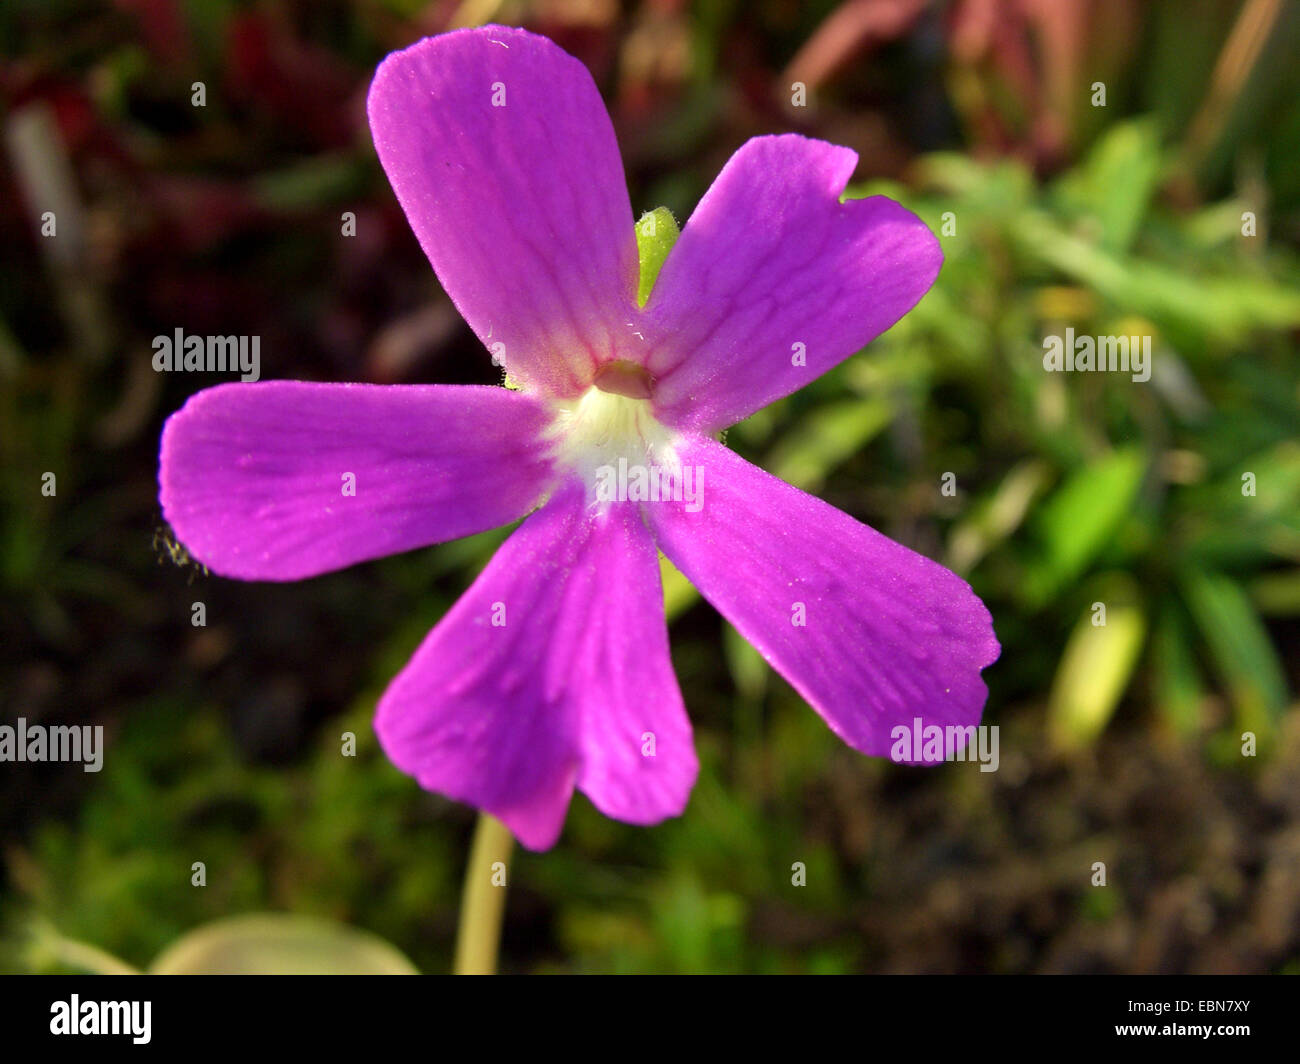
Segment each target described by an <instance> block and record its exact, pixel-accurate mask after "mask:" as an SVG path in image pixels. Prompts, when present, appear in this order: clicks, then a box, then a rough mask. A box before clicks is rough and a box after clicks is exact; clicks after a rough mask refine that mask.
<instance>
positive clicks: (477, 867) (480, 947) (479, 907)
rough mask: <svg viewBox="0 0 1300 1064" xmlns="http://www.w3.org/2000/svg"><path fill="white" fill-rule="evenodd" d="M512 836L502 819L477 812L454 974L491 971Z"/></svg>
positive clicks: (490, 972) (462, 904) (493, 971)
mask: <svg viewBox="0 0 1300 1064" xmlns="http://www.w3.org/2000/svg"><path fill="white" fill-rule="evenodd" d="M514 844H515V840H514V836H512V835H511V834H510V829H509V828H507V827H506V826H505V825H504V824H502V823H501V821H499V820H497V819H496V818H495V817H492V816H488V814H487V813H480V814H479V817H478V825H477V826H476V827H475V828H474V841H473V842H472V843H471V844H470V848H469V866H468V867H467V868H466V869H465V887H464V890H463V891H462V892H461V896H460V927H459V929H458V930H457V932H456V960H455V966H454V968H453V971H454V972H455V973H456V974H457V975H494V974H496V970H497V951H498V948H499V946H500V944H501V918H502V916H503V915H504V914H505V909H506V870H507V869H508V868H509V866H510V851H511V850H512V849H513V848H514Z"/></svg>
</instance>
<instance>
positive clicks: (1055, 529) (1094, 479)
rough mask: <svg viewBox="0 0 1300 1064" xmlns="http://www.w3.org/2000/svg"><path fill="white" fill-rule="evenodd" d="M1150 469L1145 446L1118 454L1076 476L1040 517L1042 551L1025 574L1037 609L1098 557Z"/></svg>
mask: <svg viewBox="0 0 1300 1064" xmlns="http://www.w3.org/2000/svg"><path fill="white" fill-rule="evenodd" d="M1145 467H1146V459H1145V456H1144V455H1143V452H1142V450H1141V449H1140V448H1138V447H1125V448H1122V449H1120V450H1117V451H1114V452H1113V453H1111V454H1109V455H1107V456H1105V457H1103V458H1101V459H1100V460H1098V461H1096V462H1093V463H1092V464H1090V465H1087V466H1084V467H1083V468H1082V469H1080V470H1078V471H1077V472H1076V473H1074V475H1073V476H1071V477H1070V478H1069V479H1068V480H1067V481H1066V482H1065V483H1064V484H1063V485H1062V486H1061V487H1059V488H1058V489H1057V490H1056V491H1055V492H1054V493H1053V494H1052V496H1051V497H1050V498H1049V499H1048V500H1047V502H1046V503H1045V504H1044V505H1043V507H1042V508H1041V509H1040V510H1039V511H1038V512H1037V513H1036V514H1035V516H1034V518H1033V526H1034V530H1035V532H1036V533H1037V536H1038V539H1039V542H1040V543H1041V544H1042V547H1043V552H1042V555H1041V557H1040V560H1039V561H1038V562H1037V563H1036V564H1033V565H1031V567H1030V569H1029V571H1028V573H1027V574H1026V579H1025V585H1024V592H1025V595H1026V598H1027V599H1028V601H1029V602H1030V603H1031V604H1032V605H1041V604H1043V603H1045V602H1046V601H1048V600H1049V599H1051V598H1052V597H1053V596H1054V595H1055V594H1056V593H1057V592H1058V591H1059V590H1060V589H1061V588H1063V587H1064V586H1065V585H1066V584H1068V583H1069V582H1070V581H1071V580H1073V579H1074V578H1075V577H1077V576H1078V575H1079V574H1080V573H1082V572H1083V570H1084V569H1085V568H1086V567H1087V565H1088V563H1089V562H1090V561H1092V559H1093V558H1094V557H1096V555H1097V553H1098V552H1099V551H1100V550H1101V549H1102V547H1103V546H1105V544H1106V541H1107V539H1108V538H1109V537H1110V536H1111V534H1112V533H1113V532H1114V531H1115V529H1116V528H1117V527H1118V525H1119V523H1120V521H1121V520H1122V519H1123V518H1124V516H1125V515H1126V514H1127V513H1128V511H1129V508H1130V507H1131V506H1132V505H1133V500H1134V499H1135V498H1136V497H1137V491H1138V487H1139V486H1140V485H1141V483H1142V474H1143V472H1144V470H1145Z"/></svg>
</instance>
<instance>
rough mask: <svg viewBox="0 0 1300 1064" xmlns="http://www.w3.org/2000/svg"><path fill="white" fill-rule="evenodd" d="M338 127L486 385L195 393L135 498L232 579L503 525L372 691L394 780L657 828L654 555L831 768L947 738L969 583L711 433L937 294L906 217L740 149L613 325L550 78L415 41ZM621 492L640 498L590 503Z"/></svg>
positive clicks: (987, 624)
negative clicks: (147, 490) (931, 728)
mask: <svg viewBox="0 0 1300 1064" xmlns="http://www.w3.org/2000/svg"><path fill="white" fill-rule="evenodd" d="M369 115H370V125H371V129H372V132H373V135H374V141H375V146H376V148H377V149H378V152H379V158H380V160H381V162H382V163H383V166H384V169H385V170H386V171H387V174H388V177H389V179H390V181H391V182H392V185H393V188H394V190H395V191H396V193H397V198H398V200H399V201H400V202H401V205H402V207H403V209H404V210H405V211H406V215H407V217H408V218H409V219H410V222H411V225H412V226H413V228H414V230H415V233H416V235H417V236H418V237H419V240H420V243H421V245H422V246H423V248H424V251H425V253H426V254H427V255H428V257H429V259H430V261H431V262H432V264H433V267H434V269H435V270H436V271H437V274H438V277H439V279H440V280H441V281H442V284H443V287H444V288H445V289H446V290H447V292H448V294H449V295H450V296H451V298H452V300H453V301H454V302H455V304H456V306H457V308H459V310H460V312H461V313H462V314H463V315H464V317H465V319H466V321H468V322H469V324H470V326H471V327H472V328H473V329H474V331H475V332H476V333H477V334H478V336H479V338H480V339H481V340H482V341H483V342H484V344H485V345H487V346H488V347H489V348H490V349H491V350H492V351H493V352H494V354H495V355H497V356H499V357H498V361H500V362H501V363H502V364H503V365H504V367H505V368H506V370H507V371H508V376H509V381H510V383H511V384H512V385H513V386H514V388H513V389H508V388H503V387H485V386H419V385H406V386H377V385H362V384H311V383H300V382H294V381H271V382H263V383H248V384H245V383H232V384H227V385H222V386H219V387H216V388H211V389H208V390H206V391H203V392H200V393H199V394H198V395H196V396H194V397H193V398H192V399H191V400H190V401H189V402H188V403H186V405H185V407H184V408H183V409H182V410H180V411H179V412H178V413H176V414H175V415H174V416H173V417H172V418H171V419H170V420H169V421H168V422H167V426H166V428H165V430H164V432H163V437H162V455H161V472H160V481H161V489H162V490H161V498H162V505H163V510H164V513H165V515H166V518H167V520H168V521H169V522H170V523H171V525H172V527H173V529H174V530H175V532H176V534H177V536H178V537H179V539H180V540H181V541H182V542H183V543H184V544H185V546H186V547H187V548H188V549H189V551H190V552H191V553H192V554H193V555H194V556H195V557H196V558H197V559H199V560H200V561H202V562H203V563H204V564H206V565H207V566H208V567H209V568H210V569H212V570H213V571H214V572H216V573H219V574H222V575H225V576H230V577H236V578H239V579H244V580H297V579H301V578H303V577H308V576H314V575H316V574H318V573H323V572H327V571H329V570H332V569H338V568H341V567H343V566H347V565H351V564H353V563H355V562H360V561H364V560H367V559H370V558H376V557H379V556H381V555H385V554H390V553H393V552H396V551H404V550H409V549H411V548H413V547H421V546H425V545H427V544H432V543H439V542H443V541H446V540H450V539H454V538H456V537H459V536H465V535H469V534H471V533H475V532H480V531H483V530H486V529H490V528H494V527H498V526H500V525H503V524H506V523H508V522H511V521H514V520H517V519H518V518H520V517H524V518H525V519H524V521H523V523H522V524H521V525H520V527H519V528H518V529H517V530H516V531H515V532H514V533H513V534H512V535H511V536H510V538H509V539H508V540H507V541H506V542H505V544H504V545H503V546H502V547H501V549H500V550H499V551H498V552H497V554H496V556H495V557H494V558H493V559H492V561H491V562H490V564H489V565H488V566H487V568H486V569H485V570H484V571H483V573H482V574H481V575H480V576H479V578H478V579H477V580H476V581H475V582H474V584H473V586H472V587H470V589H469V590H468V591H467V592H466V593H465V595H464V596H463V597H462V598H461V599H460V601H459V602H457V603H456V605H455V606H454V607H453V608H452V609H451V611H450V612H449V613H448V614H447V615H446V616H445V617H444V618H443V619H442V621H441V622H440V623H439V624H438V625H437V626H436V627H435V628H434V629H433V631H432V632H430V634H429V635H428V637H427V638H426V639H425V641H424V643H423V645H422V646H421V647H420V648H419V650H418V651H417V652H416V654H415V656H414V657H413V658H412V659H411V661H410V663H409V664H408V665H407V666H406V668H405V669H404V670H403V671H402V672H401V674H400V675H399V676H398V677H397V678H396V680H394V681H393V683H392V685H391V686H390V687H389V689H388V691H387V692H386V693H385V694H384V696H383V698H382V699H381V700H380V703H379V707H378V711H377V715H376V721H375V728H376V730H377V732H378V735H379V739H380V742H381V744H382V745H383V748H384V750H385V751H386V752H387V754H388V756H389V757H390V758H391V759H392V760H393V762H394V763H395V764H397V765H398V766H399V767H400V768H402V769H403V770H404V771H406V772H408V773H410V774H411V775H413V776H414V777H415V778H416V779H417V780H418V781H419V783H420V784H421V786H423V787H425V788H427V789H429V790H433V791H439V792H441V793H443V794H446V795H449V796H450V797H452V798H455V799H458V800H460V801H464V802H468V803H471V804H473V805H475V806H478V807H479V808H481V809H484V810H486V811H488V812H490V813H492V814H494V815H496V816H497V817H499V818H500V819H501V820H503V821H504V822H505V823H506V824H507V825H508V826H509V827H510V829H511V830H512V831H513V832H514V834H515V835H516V836H517V837H518V838H519V839H520V841H522V842H523V843H524V844H525V845H526V846H528V847H530V848H533V849H545V848H547V847H549V846H551V845H552V844H553V843H554V842H555V840H556V838H557V837H558V835H559V833H560V829H561V827H562V825H563V822H564V817H565V813H566V810H567V808H568V804H569V801H570V799H571V797H572V794H573V790H574V788H575V787H577V788H578V789H580V790H581V791H583V793H585V794H586V795H587V796H588V797H589V798H590V799H591V801H592V802H593V803H594V804H595V805H596V807H597V808H598V809H600V810H601V811H602V812H603V813H605V814H606V815H608V816H611V817H615V818H617V819H620V820H625V821H630V822H632V823H635V824H650V823H655V822H658V821H660V820H662V819H664V818H665V817H669V816H674V815H677V814H679V813H681V812H682V810H683V809H684V808H685V806H686V803H687V800H688V798H689V795H690V791H691V787H692V785H693V784H694V781H695V776H696V772H697V762H696V758H695V751H694V747H693V742H692V736H691V726H690V722H689V721H688V719H687V716H686V712H685V708H684V706H683V704H682V696H681V692H680V691H679V689H678V686H677V681H676V678H675V677H674V675H673V670H672V665H671V662H670V660H669V656H668V636H667V627H666V624H665V621H664V613H663V601H662V590H661V585H660V579H659V565H658V551H660V550H662V551H663V553H664V554H665V555H667V556H668V558H669V559H671V560H672V561H673V562H674V563H675V564H676V565H677V567H678V568H679V569H681V570H682V572H683V573H685V575H686V576H687V577H689V578H690V580H691V581H692V582H693V583H694V584H695V585H696V587H698V588H699V589H700V591H701V592H702V593H703V594H704V596H705V597H706V598H707V599H708V600H709V601H710V602H712V603H713V605H714V606H715V607H717V609H718V610H719V611H720V612H721V613H722V614H723V615H724V616H725V617H726V618H727V619H728V620H729V621H730V622H731V623H732V624H734V625H735V626H736V628H737V629H739V631H740V632H741V633H742V634H743V635H744V636H745V637H746V638H747V639H748V640H749V641H750V642H751V643H753V645H754V646H755V647H757V648H758V649H759V651H760V652H761V653H762V655H763V657H764V658H765V659H766V660H767V661H768V662H769V663H770V664H771V665H772V666H773V667H774V668H775V669H776V670H777V671H778V672H780V673H781V674H782V675H784V676H785V677H786V678H787V679H788V680H789V681H790V683H791V684H792V685H793V686H794V687H795V688H796V689H797V690H798V691H799V693H800V694H801V695H802V696H803V697H804V698H805V699H807V701H808V702H809V703H810V704H811V705H812V706H813V707H814V708H815V709H816V710H817V711H818V712H819V713H820V714H821V715H822V716H823V717H824V718H825V719H826V722H827V723H828V724H829V725H830V727H831V728H832V729H834V731H835V732H836V734H838V735H839V736H840V737H841V738H842V739H843V740H844V741H845V742H847V743H848V744H849V745H850V746H852V747H854V748H855V749H857V750H861V751H863V752H864V753H867V754H874V755H878V756H886V755H888V754H889V752H890V747H891V737H890V736H891V730H892V729H893V728H894V727H895V726H898V725H904V726H907V727H911V725H912V722H913V720H914V718H916V717H920V718H922V719H923V720H924V721H925V722H926V724H927V725H938V726H940V727H948V726H954V725H955V726H969V725H974V724H977V723H978V721H979V718H980V714H981V711H982V708H983V705H984V701H985V697H986V694H987V690H986V688H985V686H984V683H983V681H982V680H981V678H980V670H981V669H982V668H983V667H985V666H986V665H988V664H990V663H991V662H993V661H994V660H995V659H996V657H997V655H998V650H999V648H998V644H997V641H996V639H995V638H994V634H993V629H992V623H991V620H990V617H989V614H988V611H987V610H986V609H985V608H984V605H983V604H982V603H981V602H980V601H979V599H978V598H977V597H976V596H975V595H974V593H973V592H972V591H971V589H970V587H969V586H968V585H967V584H966V583H965V582H964V581H963V580H961V579H960V578H959V577H957V576H955V575H954V574H953V573H951V572H949V571H948V570H946V569H944V568H943V567H942V566H940V565H938V564H936V563H935V562H933V561H930V560H929V559H927V558H924V557H922V556H920V555H918V554H915V553H913V552H912V551H910V550H908V549H906V548H905V547H902V546H900V545H899V544H897V543H894V542H892V541H891V540H889V539H887V538H886V537H884V536H882V535H880V534H879V533H878V532H875V531H873V530H872V529H870V528H868V527H866V526H865V525H862V524H859V523H858V522H857V521H855V520H853V519H852V518H850V517H848V516H847V515H845V514H843V513H841V512H840V511H838V510H836V509H834V508H833V507H831V506H829V505H827V504H826V503H823V502H821V501H820V500H818V499H815V498H813V497H812V496H810V495H806V494H804V493H803V492H801V491H798V490H796V489H795V488H792V487H790V486H789V485H787V484H785V483H783V482H781V481H779V480H777V479H775V478H773V477H771V476H769V475H768V474H766V473H764V472H763V471H762V470H760V469H757V468H756V467H754V466H752V465H750V464H749V463H747V462H745V461H743V460H741V459H740V458H738V457H737V456H736V455H735V454H734V453H732V452H731V451H730V450H728V449H727V448H726V447H724V446H722V445H721V444H720V443H718V442H717V441H716V439H715V437H716V436H717V435H718V433H719V432H720V431H721V430H722V429H725V428H726V427H727V426H729V425H731V424H733V423H735V422H736V421H739V420H740V419H742V418H744V417H746V416H748V415H749V414H751V413H753V412H754V411H756V410H758V409H759V408H760V407H763V406H765V405H766V404H768V403H770V402H772V401H774V400H776V399H778V398H780V397H782V396H784V395H788V394H789V393H790V392H793V391H795V390H796V389H798V388H800V387H802V386H803V385H804V384H806V383H808V382H809V381H811V380H813V379H814V378H815V377H817V376H819V375H820V374H822V373H824V372H825V371H826V370H828V369H830V368H831V367H832V366H834V365H836V364H837V363H838V362H840V361H841V360H842V359H844V358H846V357H847V356H849V355H851V354H853V353H854V352H855V351H858V350H859V349H860V348H862V347H863V345H865V344H866V343H867V342H868V341H870V340H871V339H873V338H874V337H875V336H877V335H878V334H880V333H881V332H883V331H884V330H885V329H888V328H889V327H890V326H891V325H893V324H894V323H895V322H896V321H898V319H899V318H901V317H902V316H903V315H904V314H905V313H906V312H907V311H908V310H910V309H911V308H912V306H913V305H914V304H915V303H916V302H917V300H918V299H920V298H921V296H922V295H923V294H924V293H925V292H926V290H927V289H928V288H929V287H930V285H931V284H932V283H933V281H934V278H935V276H936V275H937V273H938V271H939V266H940V263H941V261H942V255H941V253H940V250H939V246H938V243H937V241H936V240H935V238H934V236H933V235H932V234H931V233H930V232H929V230H927V229H926V227H925V226H924V224H923V223H922V222H921V221H920V220H919V219H917V218H916V217H915V216H914V215H912V214H911V213H909V212H908V211H906V210H904V209H903V208H902V207H900V206H899V205H898V204H896V203H894V202H893V201H892V200H889V199H887V198H885V197H882V196H876V197H873V198H870V199H864V200H856V201H849V202H844V203H841V202H840V198H839V197H840V194H841V193H842V191H843V190H844V187H845V184H846V183H847V181H848V179H849V176H850V175H851V173H852V172H853V169H854V166H855V165H856V162H857V157H856V155H855V153H854V152H852V151H850V150H848V149H847V148H841V147H836V146H834V145H831V144H827V143H824V142H821V141H815V140H809V139H807V138H804V137H801V136H793V135H790V136H768V137H758V138H755V139H754V140H751V141H749V142H748V143H747V144H746V145H744V147H742V148H741V149H740V150H739V151H738V152H736V154H735V155H734V156H733V157H732V158H731V160H730V161H729V162H728V163H727V165H726V166H725V167H724V168H723V170H722V173H721V174H720V175H719V176H718V178H717V180H716V181H715V182H714V184H713V186H712V187H711V188H710V189H709V191H708V193H707V194H706V195H705V197H704V198H703V200H702V201H701V202H700V204H699V206H698V207H697V208H696V210H695V213H694V214H692V215H691V218H690V220H689V223H688V224H687V225H686V226H685V228H684V229H683V230H682V232H681V235H680V238H679V239H678V240H677V242H676V244H675V245H674V246H673V247H672V249H671V251H670V252H669V253H668V257H667V259H666V261H665V262H664V263H663V265H662V270H661V272H660V273H659V275H658V278H657V281H656V282H655V284H654V287H653V290H652V292H651V294H650V296H649V299H648V301H647V302H646V303H645V305H644V306H640V305H639V302H638V250H637V242H636V236H635V233H634V230H633V225H634V222H633V216H632V211H631V206H630V204H629V200H628V194H627V186H626V184H625V182H624V178H623V173H622V164H621V161H620V158H619V152H618V146H617V144H616V142H615V138H614V131H613V128H612V126H611V124H610V120H609V117H608V115H607V114H606V112H605V108H604V105H603V103H602V101H601V98H600V95H599V93H598V92H597V90H596V87H595V85H594V83H593V82H592V79H591V76H590V75H589V74H588V72H587V70H586V68H585V67H583V66H582V64H581V63H579V62H578V61H577V60H575V59H574V58H572V57H571V56H569V55H567V54H566V53H564V52H563V51H561V50H560V49H559V48H558V47H556V46H555V45H554V44H552V43H551V42H550V41H548V40H546V39H544V38H541V37H537V36H534V35H532V34H529V33H526V32H524V31H522V30H518V29H507V28H502V27H497V26H490V27H486V28H483V29H477V30H463V31H459V32H455V33H449V34H446V35H444V36H440V37H434V38H430V39H428V40H423V41H420V42H419V43H417V44H415V45H413V46H411V47H410V48H408V49H406V50H405V51H402V52H398V53H395V54H393V55H391V56H389V57H388V58H387V59H386V60H385V61H384V63H383V64H382V65H381V66H380V68H379V71H378V73H377V74H376V76H375V80H374V83H373V85H372V86H371V89H370V97H369ZM496 345H501V346H496ZM792 352H795V354H793V355H792ZM614 469H617V470H619V476H618V478H617V479H618V481H619V484H620V486H621V487H620V490H617V491H613V492H611V491H608V490H605V489H608V488H609V487H610V486H611V483H612V482H611V480H610V478H609V474H610V471H611V470H614ZM627 470H632V471H633V475H632V476H630V477H629V476H628V474H627ZM647 470H649V471H650V485H651V488H652V490H653V489H654V488H656V487H659V488H662V491H655V494H656V495H658V496H659V499H658V501H648V499H646V498H645V494H646V493H645V491H644V490H641V491H638V490H637V489H636V487H635V486H633V487H632V488H631V489H629V490H622V488H623V487H626V485H627V484H628V483H629V482H631V483H633V484H635V482H636V475H637V472H638V471H640V474H641V475H642V477H643V479H642V480H641V483H642V484H645V483H646V481H645V480H644V475H645V473H646V471H647ZM656 471H658V472H657V473H656ZM345 474H347V475H350V476H351V477H352V478H353V481H352V483H354V485H355V492H354V494H349V493H345V491H344V485H346V484H347V477H346V476H345ZM692 475H693V479H694V486H693V494H692V495H691V496H689V497H688V496H687V495H685V494H684V493H683V492H682V491H681V490H680V488H681V485H682V483H683V482H684V481H686V482H688V483H689V480H688V478H691V477H692ZM656 476H657V477H658V480H657V481H656V479H655V477H656ZM525 515H528V516H526V517H525ZM913 759H914V760H919V759H920V751H916V752H915V755H914V757H913Z"/></svg>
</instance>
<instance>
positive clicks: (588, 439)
mask: <svg viewBox="0 0 1300 1064" xmlns="http://www.w3.org/2000/svg"><path fill="white" fill-rule="evenodd" d="M651 390H652V382H651V381H650V378H649V377H648V375H646V374H645V371H644V370H642V369H641V368H640V367H638V366H631V365H629V364H626V363H612V364H610V365H609V366H607V367H605V368H604V369H602V371H601V373H599V374H598V375H597V377H596V381H595V383H593V384H592V386H591V387H590V388H588V389H587V390H586V391H585V392H583V393H582V395H580V396H578V398H576V399H567V400H559V401H556V402H555V403H554V404H553V409H554V410H555V417H554V420H553V421H552V423H551V428H550V431H549V434H548V435H549V436H550V438H551V440H552V441H553V447H554V451H553V454H554V456H555V459H556V463H557V464H558V465H559V466H560V467H561V468H563V469H568V470H572V471H573V472H574V473H575V474H576V475H577V477H578V478H579V479H580V480H581V481H582V484H583V486H584V488H585V489H586V494H587V502H588V505H597V506H600V507H601V508H602V509H603V508H605V507H607V506H608V504H609V503H611V502H623V501H631V502H668V501H673V502H684V503H685V504H686V508H687V509H688V510H690V511H691V512H696V511H698V510H699V509H700V506H701V505H702V500H701V497H700V492H701V490H702V488H703V471H702V470H700V469H688V468H684V467H683V466H682V463H681V460H680V459H679V458H678V456H677V452H676V443H677V440H678V435H677V433H675V432H674V431H673V430H671V429H669V428H667V427H666V426H664V425H663V424H661V423H660V422H659V421H658V420H656V418H655V416H654V408H653V405H652V403H651V400H650V394H651Z"/></svg>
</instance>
